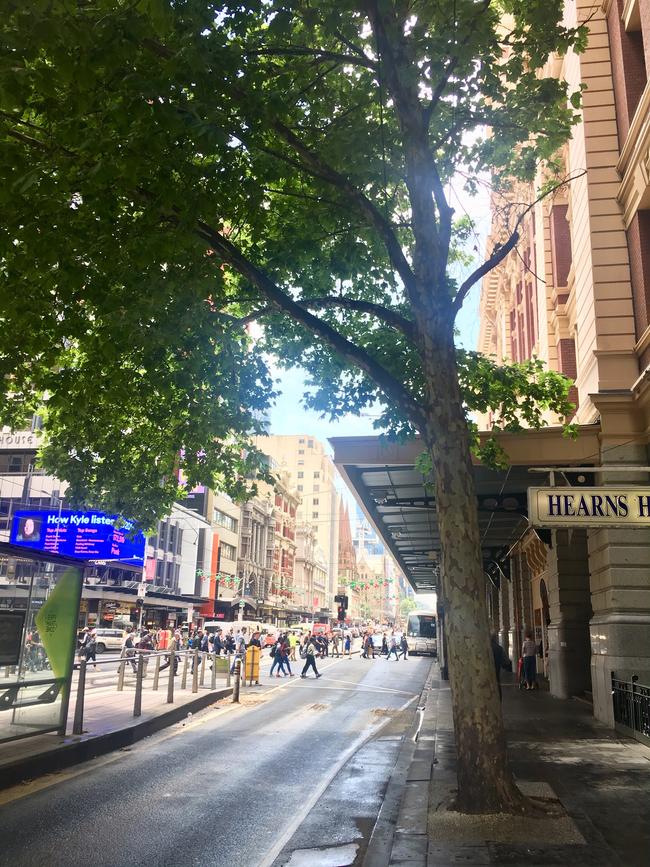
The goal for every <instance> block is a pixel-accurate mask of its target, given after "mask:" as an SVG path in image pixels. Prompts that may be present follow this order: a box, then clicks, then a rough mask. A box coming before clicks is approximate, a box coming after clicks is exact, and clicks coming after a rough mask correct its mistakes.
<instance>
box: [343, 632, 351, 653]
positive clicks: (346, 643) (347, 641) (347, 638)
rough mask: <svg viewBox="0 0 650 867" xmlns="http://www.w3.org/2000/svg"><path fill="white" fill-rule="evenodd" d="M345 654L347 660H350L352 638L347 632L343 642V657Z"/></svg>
mask: <svg viewBox="0 0 650 867" xmlns="http://www.w3.org/2000/svg"><path fill="white" fill-rule="evenodd" d="M346 653H347V656H348V659H352V638H351V636H350V633H349V632H348V633H347V634H346V636H345V641H344V642H343V655H344V656H345V654H346Z"/></svg>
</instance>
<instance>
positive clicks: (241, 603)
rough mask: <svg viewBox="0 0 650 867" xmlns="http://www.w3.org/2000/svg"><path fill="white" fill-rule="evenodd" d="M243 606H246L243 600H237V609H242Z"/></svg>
mask: <svg viewBox="0 0 650 867" xmlns="http://www.w3.org/2000/svg"><path fill="white" fill-rule="evenodd" d="M245 605H246V603H245V602H244V600H243V599H240V600H239V607H240V608H244V607H245Z"/></svg>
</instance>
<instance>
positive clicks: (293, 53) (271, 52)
mask: <svg viewBox="0 0 650 867" xmlns="http://www.w3.org/2000/svg"><path fill="white" fill-rule="evenodd" d="M244 54H245V55H248V56H251V57H255V56H259V55H268V56H275V57H313V58H314V60H315V61H317V62H319V63H320V62H321V61H322V62H328V61H335V62H336V63H349V64H350V65H351V66H352V65H354V66H365V67H367V68H368V69H376V67H377V64H376V63H375V62H374V60H371V59H370V58H369V57H368V56H367V55H365V54H364V55H363V56H362V55H358V54H341V53H339V52H338V51H321V50H319V49H317V48H294V47H291V46H287V47H286V48H254V49H250V50H249V51H244Z"/></svg>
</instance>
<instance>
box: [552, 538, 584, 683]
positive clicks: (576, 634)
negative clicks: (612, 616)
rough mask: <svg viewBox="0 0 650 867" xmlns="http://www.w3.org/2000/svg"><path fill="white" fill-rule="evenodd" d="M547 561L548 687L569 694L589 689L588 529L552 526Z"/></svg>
mask: <svg viewBox="0 0 650 867" xmlns="http://www.w3.org/2000/svg"><path fill="white" fill-rule="evenodd" d="M547 564H548V567H547V573H546V584H547V590H548V601H549V615H550V621H551V622H550V624H549V625H548V627H547V634H548V664H549V685H550V691H551V694H552V695H556V696H557V697H558V698H570V697H571V696H572V695H578V694H579V693H581V692H585V691H588V690H591V672H590V666H589V663H590V645H589V618H590V617H591V598H590V593H589V563H588V556H587V531H586V530H554V531H553V546H552V548H551V549H550V550H549V551H548V553H547Z"/></svg>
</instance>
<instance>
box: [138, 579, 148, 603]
mask: <svg viewBox="0 0 650 867" xmlns="http://www.w3.org/2000/svg"><path fill="white" fill-rule="evenodd" d="M146 595H147V585H146V584H145V583H144V582H143V583H141V584H138V599H144V597H145V596H146Z"/></svg>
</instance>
